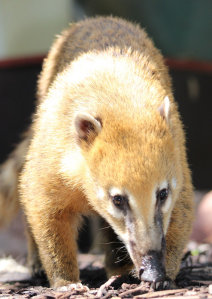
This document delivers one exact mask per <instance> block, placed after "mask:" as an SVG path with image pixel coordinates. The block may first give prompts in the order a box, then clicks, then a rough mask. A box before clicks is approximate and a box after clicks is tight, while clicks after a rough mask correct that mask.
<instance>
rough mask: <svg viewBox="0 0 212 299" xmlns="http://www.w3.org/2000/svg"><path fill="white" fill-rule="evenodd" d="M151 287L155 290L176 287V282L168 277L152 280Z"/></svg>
mask: <svg viewBox="0 0 212 299" xmlns="http://www.w3.org/2000/svg"><path fill="white" fill-rule="evenodd" d="M151 287H152V288H153V289H154V290H155V291H161V290H171V289H176V284H175V283H174V282H173V281H172V280H171V279H169V278H168V277H167V278H166V279H165V280H164V281H158V282H152V283H151Z"/></svg>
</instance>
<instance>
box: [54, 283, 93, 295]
mask: <svg viewBox="0 0 212 299" xmlns="http://www.w3.org/2000/svg"><path fill="white" fill-rule="evenodd" d="M56 290H57V291H60V292H67V291H79V292H82V293H83V292H87V291H89V288H88V287H87V286H85V285H83V284H81V282H77V283H70V284H68V285H65V286H61V287H57V288H56Z"/></svg>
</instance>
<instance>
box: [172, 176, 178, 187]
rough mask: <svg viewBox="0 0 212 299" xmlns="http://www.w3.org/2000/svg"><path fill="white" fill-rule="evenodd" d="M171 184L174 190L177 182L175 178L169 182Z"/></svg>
mask: <svg viewBox="0 0 212 299" xmlns="http://www.w3.org/2000/svg"><path fill="white" fill-rule="evenodd" d="M171 184H172V188H173V189H176V187H177V180H176V179H175V178H173V179H172V181H171Z"/></svg>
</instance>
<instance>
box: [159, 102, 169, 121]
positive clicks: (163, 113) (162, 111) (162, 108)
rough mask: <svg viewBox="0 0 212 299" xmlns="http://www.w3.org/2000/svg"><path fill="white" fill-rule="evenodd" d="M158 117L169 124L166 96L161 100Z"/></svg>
mask: <svg viewBox="0 0 212 299" xmlns="http://www.w3.org/2000/svg"><path fill="white" fill-rule="evenodd" d="M158 111H159V112H160V115H161V116H162V117H163V118H164V119H165V120H166V121H167V122H169V115H170V100H169V97H168V96H166V97H165V98H164V100H163V103H162V104H161V105H160V107H159V108H158Z"/></svg>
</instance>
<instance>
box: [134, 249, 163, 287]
mask: <svg viewBox="0 0 212 299" xmlns="http://www.w3.org/2000/svg"><path fill="white" fill-rule="evenodd" d="M139 276H140V279H141V280H144V281H151V282H158V281H163V280H165V277H166V271H165V266H164V258H163V254H162V252H159V251H153V250H152V251H149V252H148V253H147V255H145V256H144V257H143V259H142V265H141V268H140V271H139Z"/></svg>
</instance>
